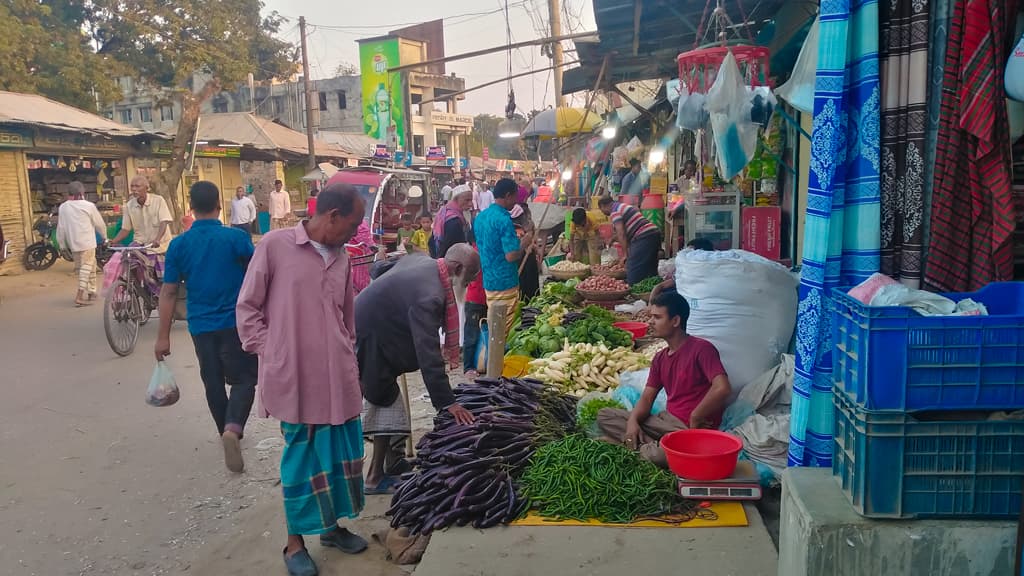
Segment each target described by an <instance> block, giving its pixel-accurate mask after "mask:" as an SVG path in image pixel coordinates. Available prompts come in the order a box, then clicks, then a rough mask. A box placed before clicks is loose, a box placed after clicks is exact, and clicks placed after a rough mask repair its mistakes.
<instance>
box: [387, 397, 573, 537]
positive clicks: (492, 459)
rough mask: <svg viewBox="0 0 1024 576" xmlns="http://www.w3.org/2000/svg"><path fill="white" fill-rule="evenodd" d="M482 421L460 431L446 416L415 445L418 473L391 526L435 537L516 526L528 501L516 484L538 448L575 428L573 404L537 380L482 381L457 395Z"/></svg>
mask: <svg viewBox="0 0 1024 576" xmlns="http://www.w3.org/2000/svg"><path fill="white" fill-rule="evenodd" d="M455 396H456V398H457V399H458V401H459V403H460V404H461V405H462V406H463V407H465V408H466V409H467V410H469V411H470V412H472V413H473V415H474V416H475V417H476V421H475V422H473V424H470V425H462V424H457V423H456V422H455V420H454V418H453V417H452V416H451V414H449V413H448V412H442V413H441V414H440V415H439V416H437V417H436V418H435V419H434V430H433V431H431V432H429V433H428V434H426V435H425V436H424V437H423V438H422V439H421V440H420V442H419V443H418V444H417V459H416V460H414V461H413V463H414V464H415V465H416V466H417V468H416V470H415V471H414V472H413V473H412V474H410V475H409V476H408V478H407V479H406V480H405V482H403V483H402V485H401V486H399V488H398V491H397V492H396V493H395V495H394V497H393V498H392V500H391V508H390V509H389V510H388V511H387V515H388V516H391V526H392V527H393V528H398V527H400V526H404V527H406V528H409V530H410V533H412V534H418V533H424V534H429V533H430V532H432V531H433V530H438V529H442V528H447V527H449V526H452V525H458V526H465V525H467V524H472V525H473V526H475V527H477V528H487V527H489V526H494V525H496V524H498V523H501V522H509V521H511V520H513V519H515V518H517V517H518V516H519V515H520V514H522V513H523V512H524V511H525V509H526V505H527V503H526V501H525V500H523V499H522V498H521V497H520V496H519V495H518V494H517V491H516V486H515V484H514V478H515V477H516V476H517V475H519V474H520V473H521V472H522V471H523V468H524V467H525V465H526V463H527V461H528V459H529V457H530V455H531V454H532V453H533V450H534V447H535V446H536V445H537V444H539V443H543V442H550V441H554V440H557V439H559V438H561V437H563V436H564V435H565V433H566V432H567V431H569V430H572V429H573V428H574V427H575V413H576V407H575V401H574V399H567V398H565V397H563V396H560V395H558V394H557V393H555V392H553V391H551V390H547V389H545V387H544V386H543V385H542V384H541V383H540V382H537V381H535V380H528V379H504V378H502V379H487V378H481V379H479V380H477V381H476V382H475V383H472V384H464V385H461V386H459V387H457V388H456V389H455Z"/></svg>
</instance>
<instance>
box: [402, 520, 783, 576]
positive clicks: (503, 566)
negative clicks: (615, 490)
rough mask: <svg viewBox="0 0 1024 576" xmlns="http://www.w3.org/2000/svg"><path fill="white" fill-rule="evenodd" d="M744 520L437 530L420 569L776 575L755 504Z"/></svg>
mask: <svg viewBox="0 0 1024 576" xmlns="http://www.w3.org/2000/svg"><path fill="white" fill-rule="evenodd" d="M745 509H746V512H747V518H748V520H749V523H750V525H749V526H747V527H744V528H603V527H593V528H592V527H575V526H573V527H563V526H541V527H526V526H510V527H498V528H491V529H489V530H473V529H471V528H454V529H450V530H447V531H444V532H438V533H436V534H434V536H433V538H432V539H431V541H430V546H428V547H427V552H426V554H424V556H423V561H422V562H420V564H419V566H418V567H417V568H416V570H415V572H414V574H415V576H477V575H479V576H484V575H486V576H535V575H537V574H554V575H557V576H576V575H579V576H583V575H587V576H623V575H640V574H705V575H707V576H774V575H775V574H776V564H777V562H778V554H777V553H776V551H775V547H774V546H773V545H772V541H771V538H770V537H769V536H768V531H767V530H765V527H764V523H763V522H762V521H761V516H760V515H759V514H758V512H757V509H756V508H755V507H754V506H751V505H747V506H745Z"/></svg>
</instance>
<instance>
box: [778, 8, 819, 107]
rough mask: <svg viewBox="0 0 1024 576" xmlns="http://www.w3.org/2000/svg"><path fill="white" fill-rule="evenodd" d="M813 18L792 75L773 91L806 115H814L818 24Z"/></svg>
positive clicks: (816, 19) (817, 20)
mask: <svg viewBox="0 0 1024 576" xmlns="http://www.w3.org/2000/svg"><path fill="white" fill-rule="evenodd" d="M819 21H820V19H819V18H815V19H814V23H813V24H811V29H810V30H808V31H807V38H806V39H804V45H803V48H801V49H800V55H799V56H797V57H796V64H795V65H793V74H792V75H790V77H789V80H787V81H786V83H785V84H783V85H782V86H779V87H778V88H777V89H776V90H775V94H776V95H777V96H778V97H779V98H782V99H783V100H785V101H786V102H789V105H790V106H792V107H793V108H796V109H797V110H799V111H801V112H804V113H806V114H813V113H814V83H815V75H816V74H817V69H818V38H819V36H818V28H819V26H818V24H819Z"/></svg>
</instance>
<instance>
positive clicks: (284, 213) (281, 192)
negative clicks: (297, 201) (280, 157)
mask: <svg viewBox="0 0 1024 576" xmlns="http://www.w3.org/2000/svg"><path fill="white" fill-rule="evenodd" d="M291 215H292V199H291V196H290V195H289V194H288V191H287V190H285V189H284V182H281V181H280V180H274V191H273V192H271V193H270V223H271V224H272V226H271V228H273V229H274V230H277V229H279V228H285V227H287V226H288V222H286V221H285V219H286V218H288V217H290V216H291Z"/></svg>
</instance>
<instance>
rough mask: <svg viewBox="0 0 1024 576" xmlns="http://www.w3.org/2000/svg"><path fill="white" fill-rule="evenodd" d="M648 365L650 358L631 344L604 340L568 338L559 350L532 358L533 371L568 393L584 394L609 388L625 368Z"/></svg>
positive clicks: (632, 369) (579, 395)
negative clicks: (614, 344)
mask: <svg viewBox="0 0 1024 576" xmlns="http://www.w3.org/2000/svg"><path fill="white" fill-rule="evenodd" d="M577 324H578V323H577ZM648 366H650V360H649V359H647V358H646V357H645V356H644V355H642V354H639V353H637V352H633V351H632V350H630V349H628V348H613V349H609V348H608V347H607V346H606V345H604V344H597V345H594V344H584V343H578V344H570V343H569V342H568V341H566V342H565V343H564V346H563V348H562V350H561V351H560V352H557V353H555V354H553V355H551V357H549V358H539V359H537V360H534V361H532V362H530V374H531V375H532V376H534V377H536V378H538V379H539V380H541V381H543V382H545V383H547V384H551V385H553V386H557V387H558V388H559V389H560V390H562V391H563V392H565V393H568V394H573V395H574V396H577V397H582V396H583V395H584V394H586V393H587V392H591V391H595V390H596V391H601V392H604V391H607V390H610V389H612V388H614V387H615V386H617V385H618V384H619V375H620V374H622V373H623V372H632V371H635V370H642V369H643V368H646V367H648Z"/></svg>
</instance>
